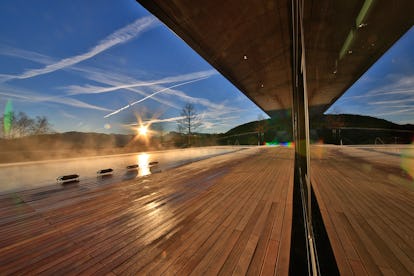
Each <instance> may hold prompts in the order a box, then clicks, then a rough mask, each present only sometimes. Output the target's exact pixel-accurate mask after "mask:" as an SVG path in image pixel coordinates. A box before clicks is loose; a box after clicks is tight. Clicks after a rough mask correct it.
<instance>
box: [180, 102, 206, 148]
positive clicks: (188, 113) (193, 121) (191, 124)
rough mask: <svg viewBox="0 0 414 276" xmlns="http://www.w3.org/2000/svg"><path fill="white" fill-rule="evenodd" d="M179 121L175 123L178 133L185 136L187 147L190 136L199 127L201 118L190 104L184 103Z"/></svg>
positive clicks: (189, 144)
mask: <svg viewBox="0 0 414 276" xmlns="http://www.w3.org/2000/svg"><path fill="white" fill-rule="evenodd" d="M180 115H181V119H179V120H178V121H177V124H178V131H179V132H180V133H183V134H185V135H187V146H191V135H193V133H194V131H195V130H196V129H197V128H198V127H200V125H201V118H200V115H199V114H198V113H197V111H196V109H195V107H194V105H193V104H191V103H186V104H185V105H184V107H183V109H182V110H181V113H180Z"/></svg>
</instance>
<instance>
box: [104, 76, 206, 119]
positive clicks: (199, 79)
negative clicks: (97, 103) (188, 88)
mask: <svg viewBox="0 0 414 276" xmlns="http://www.w3.org/2000/svg"><path fill="white" fill-rule="evenodd" d="M207 78H209V77H203V78H198V79H195V80H190V81H186V82H182V83H179V84H175V85H173V86H170V87H166V88H163V89H161V90H158V91H156V92H154V93H152V94H150V95H148V96H146V97H144V98H142V99H140V100H138V101H135V102H133V103H130V104H128V105H126V106H124V107H121V108H120V109H117V110H115V111H114V112H112V113H109V114H107V115H105V116H104V118H109V117H111V116H112V115H115V114H117V113H119V112H121V111H123V110H125V109H128V108H129V107H131V106H133V105H135V104H137V103H140V102H143V101H145V100H147V99H149V98H151V97H153V96H155V95H157V94H158V93H161V92H164V91H166V90H168V89H171V88H174V87H178V86H182V85H186V84H189V83H193V82H197V81H201V80H205V79H207Z"/></svg>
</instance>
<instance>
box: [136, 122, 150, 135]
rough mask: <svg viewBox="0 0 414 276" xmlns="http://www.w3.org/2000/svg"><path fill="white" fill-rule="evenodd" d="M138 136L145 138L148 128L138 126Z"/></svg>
mask: <svg viewBox="0 0 414 276" xmlns="http://www.w3.org/2000/svg"><path fill="white" fill-rule="evenodd" d="M138 134H139V135H141V136H147V134H148V126H143V125H142V126H140V127H139V128H138Z"/></svg>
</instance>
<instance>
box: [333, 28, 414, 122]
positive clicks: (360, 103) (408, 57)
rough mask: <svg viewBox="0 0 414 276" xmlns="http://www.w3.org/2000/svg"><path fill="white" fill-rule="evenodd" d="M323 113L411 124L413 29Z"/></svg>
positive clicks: (413, 118) (413, 113) (413, 103)
mask: <svg viewBox="0 0 414 276" xmlns="http://www.w3.org/2000/svg"><path fill="white" fill-rule="evenodd" d="M326 113H331V114H341V113H348V114H362V115H369V116H373V117H378V118H383V119H386V120H389V121H392V122H395V123H399V124H406V123H411V124H414V27H412V28H411V29H410V30H409V31H408V32H407V33H406V34H405V35H403V36H402V37H401V38H400V39H399V40H398V41H397V42H396V43H395V44H394V45H393V46H392V47H391V48H390V49H389V50H388V51H387V52H386V53H385V54H384V55H383V56H382V57H381V58H380V59H379V60H378V61H377V62H376V63H375V64H374V65H373V66H372V67H371V68H370V69H368V71H367V72H366V73H365V74H364V75H363V76H362V77H361V78H360V79H359V80H358V81H357V82H355V83H354V85H352V86H351V87H350V88H349V89H348V90H347V91H346V93H345V94H344V95H343V96H342V97H341V98H339V99H338V100H337V101H336V102H335V103H334V104H333V105H332V106H331V107H330V108H329V109H328V110H327V112H326Z"/></svg>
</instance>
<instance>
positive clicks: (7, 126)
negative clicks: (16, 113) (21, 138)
mask: <svg viewBox="0 0 414 276" xmlns="http://www.w3.org/2000/svg"><path fill="white" fill-rule="evenodd" d="M12 117H13V105H12V101H11V100H8V101H7V103H6V107H5V109H4V116H3V126H4V133H5V134H6V135H8V134H9V133H10V131H11V129H12V122H13V118H12Z"/></svg>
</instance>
